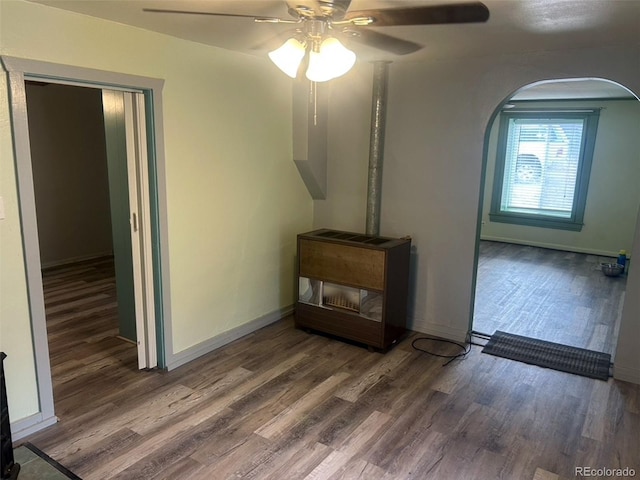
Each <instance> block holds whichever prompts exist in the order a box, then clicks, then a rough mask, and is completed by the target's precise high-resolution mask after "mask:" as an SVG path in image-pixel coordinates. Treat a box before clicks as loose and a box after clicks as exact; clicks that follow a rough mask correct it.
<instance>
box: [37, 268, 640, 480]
mask: <svg viewBox="0 0 640 480" xmlns="http://www.w3.org/2000/svg"><path fill="white" fill-rule="evenodd" d="M87 267H88V266H87V265H84V267H83V268H84V269H85V274H86V275H87V276H88V278H91V279H93V281H90V282H88V284H87V285H83V281H82V280H81V279H80V277H81V275H80V276H76V275H74V274H73V273H72V272H71V271H68V272H67V274H66V276H67V278H68V280H69V283H70V284H72V285H74V287H68V288H69V291H71V290H72V289H76V288H77V289H85V290H86V292H87V297H88V298H93V300H90V301H89V302H88V304H87V305H85V306H83V307H80V306H78V304H77V303H75V302H77V301H78V300H79V298H77V297H76V296H75V295H72V294H69V295H68V298H67V299H68V301H69V304H72V305H75V306H73V307H70V309H71V310H74V311H75V313H72V312H70V311H68V310H66V309H65V308H63V307H62V305H63V302H62V300H61V296H63V295H64V293H63V291H64V290H65V287H64V286H63V284H64V282H63V281H62V280H61V277H60V276H58V279H57V280H56V281H54V280H53V279H51V281H46V282H45V283H46V284H47V285H48V286H49V287H51V288H52V289H54V290H56V291H57V293H53V291H48V293H47V299H48V303H47V308H49V309H50V310H49V311H52V310H54V311H55V315H52V319H51V327H50V331H51V335H52V340H51V343H52V347H53V348H52V364H53V369H54V395H55V401H56V411H57V414H58V415H59V417H60V422H59V423H58V424H56V425H54V426H52V427H49V428H48V429H46V430H44V431H42V432H39V433H37V434H34V435H31V436H30V437H28V438H27V439H25V440H28V441H31V442H32V443H33V444H34V445H36V446H37V447H38V448H40V449H42V450H43V451H44V452H46V453H47V454H48V455H50V456H51V457H53V458H54V459H56V460H57V461H59V462H61V463H62V464H63V465H65V466H66V467H68V468H70V469H72V470H73V471H74V472H75V473H76V474H78V475H80V476H81V477H83V478H84V479H85V480H93V479H96V480H105V479H121V480H122V479H144V480H147V479H149V480H151V479H180V480H183V479H202V480H210V479H214V480H217V479H237V478H247V479H258V480H263V479H278V480H282V479H323V480H324V479H366V480H371V479H386V480H389V479H420V480H422V479H427V480H428V479H437V480H448V479H451V480H454V479H455V480H460V479H481V480H487V479H514V480H515V479H518V480H521V479H534V478H535V479H569V478H575V477H576V475H575V467H590V468H617V467H621V468H624V467H629V468H633V469H635V471H636V472H637V474H640V456H639V455H638V452H640V437H639V435H638V432H639V431H640V386H637V385H631V384H628V383H625V382H618V381H614V380H609V381H608V382H602V381H598V380H592V379H588V378H584V377H579V376H575V375H570V374H566V373H562V372H557V371H553V370H546V369H542V368H539V367H534V366H529V365H526V364H521V363H518V362H513V361H509V360H505V359H501V358H498V357H493V356H491V355H486V354H482V353H480V349H479V348H478V347H473V348H472V350H471V352H470V353H469V355H468V356H467V357H466V358H465V359H463V360H456V361H454V362H452V363H450V364H449V365H447V366H443V363H444V362H443V359H441V358H436V357H432V356H429V355H427V354H424V353H421V352H419V351H416V350H414V349H413V348H412V347H411V340H412V339H413V338H415V337H416V334H411V335H410V336H409V337H408V338H406V339H405V340H403V341H402V342H401V343H399V344H398V345H397V346H396V347H395V348H394V349H392V350H391V351H389V352H388V353H387V354H381V353H376V352H369V351H368V350H367V349H366V348H362V347H359V346H356V345H351V344H348V343H345V342H341V341H337V340H334V339H330V338H327V337H324V336H320V335H312V334H307V333H305V332H303V331H300V330H296V329H295V328H294V327H293V321H292V318H286V319H283V320H281V321H279V322H276V323H274V324H272V325H270V326H268V327H266V328H263V329H261V330H259V331H257V332H255V333H253V334H250V335H248V336H246V337H244V338H242V339H240V340H237V341H235V342H233V343H231V344H229V345H227V346H225V347H223V348H221V349H219V350H217V351H216V352H213V353H211V354H208V355H206V356H204V357H201V358H199V359H197V360H195V361H193V362H191V363H189V364H187V365H184V366H182V367H180V368H177V369H175V370H173V371H171V372H161V371H152V372H140V371H137V369H136V366H135V358H136V354H135V348H131V347H130V345H128V344H124V343H122V342H120V341H119V340H117V339H116V338H115V337H114V334H115V322H114V318H113V312H112V311H111V310H110V309H111V308H112V307H111V306H112V303H113V302H112V301H110V300H109V299H108V298H105V297H103V296H102V295H103V294H105V292H107V291H109V289H108V288H107V285H109V284H110V282H109V281H108V280H106V278H100V277H101V276H102V275H103V274H104V273H105V270H104V269H103V270H102V271H101V269H102V267H98V268H97V270H98V271H92V270H91V268H87ZM93 282H95V284H92V283H93ZM99 285H100V286H99ZM103 287H104V290H103ZM110 288H111V287H110ZM94 297H97V298H94ZM85 307H86V310H85ZM100 307H103V308H102V309H101V308H100ZM85 311H93V313H90V314H88V315H85ZM108 311H111V312H112V313H111V315H109V314H107V313H106V312H108ZM74 319H77V323H78V325H74ZM211 320H212V321H215V312H212V319H211ZM78 332H82V333H78ZM85 336H86V337H85ZM83 337H85V338H84V339H83ZM65 341H66V342H67V344H66V345H67V346H66V347H65ZM119 342H120V343H119ZM431 343H432V342H423V343H422V346H425V347H427V348H431V349H433V350H438V351H440V352H443V351H447V350H448V347H445V346H439V345H436V344H433V345H430V344H431Z"/></svg>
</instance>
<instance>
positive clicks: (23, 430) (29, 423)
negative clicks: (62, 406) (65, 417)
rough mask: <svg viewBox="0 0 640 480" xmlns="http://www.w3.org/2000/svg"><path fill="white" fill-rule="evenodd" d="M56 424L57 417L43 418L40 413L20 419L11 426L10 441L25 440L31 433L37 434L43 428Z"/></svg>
mask: <svg viewBox="0 0 640 480" xmlns="http://www.w3.org/2000/svg"><path fill="white" fill-rule="evenodd" d="M57 422H58V417H56V416H55V415H53V416H45V415H43V414H42V413H36V414H34V415H30V416H28V417H25V418H22V419H20V420H18V421H16V422H13V423H12V424H11V440H13V441H14V442H15V441H17V440H20V439H22V438H25V437H27V436H29V435H31V434H32V433H36V432H39V431H40V430H42V429H43V428H47V427H50V426H51V425H55V424H56V423H57Z"/></svg>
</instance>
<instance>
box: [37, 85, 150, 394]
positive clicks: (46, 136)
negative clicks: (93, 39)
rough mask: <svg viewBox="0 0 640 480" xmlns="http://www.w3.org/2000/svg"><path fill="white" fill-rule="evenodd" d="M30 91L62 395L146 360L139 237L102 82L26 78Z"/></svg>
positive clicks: (41, 232) (46, 279)
mask: <svg viewBox="0 0 640 480" xmlns="http://www.w3.org/2000/svg"><path fill="white" fill-rule="evenodd" d="M25 89H26V103H27V111H28V121H29V138H30V146H31V165H32V171H33V184H34V194H35V203H36V212H37V222H38V225H37V230H38V243H39V246H40V263H41V266H42V275H43V281H42V283H43V293H44V299H45V312H46V323H47V339H48V345H49V358H50V362H51V371H52V380H53V387H54V397H55V399H56V401H59V400H60V397H62V396H65V394H64V393H63V389H62V388H61V386H62V385H63V384H64V385H65V387H64V390H65V391H67V392H68V391H69V389H70V385H74V384H75V385H77V387H78V390H76V392H77V391H79V390H80V389H82V388H84V386H83V385H84V382H83V381H82V378H83V376H84V375H86V374H87V373H88V372H90V371H92V370H93V369H95V368H100V369H103V368H105V367H106V368H107V369H108V370H110V373H112V371H113V370H114V369H118V368H121V367H123V366H124V367H133V368H136V367H137V358H136V344H137V331H136V324H135V312H134V311H133V302H132V301H131V300H130V299H131V298H132V297H133V295H134V292H133V286H132V273H133V271H132V269H130V268H127V266H130V265H131V264H132V261H133V259H132V253H131V242H130V241H129V242H128V244H126V243H125V244H124V245H122V244H123V242H122V238H124V239H125V241H126V239H127V238H129V236H128V224H129V219H128V212H129V205H128V196H127V195H122V192H123V191H124V193H126V192H127V186H126V184H125V185H121V183H122V180H123V177H122V176H121V175H118V167H119V163H120V161H119V158H118V157H117V156H115V157H114V156H113V155H111V157H110V156H109V155H108V153H107V144H106V135H105V114H104V105H103V98H102V97H103V93H102V91H101V90H100V89H97V88H89V87H84V86H75V85H62V84H56V83H46V82H40V81H38V82H35V81H26V82H25ZM124 179H126V177H124ZM123 202H124V203H125V205H122V206H120V204H121V203H123ZM120 215H125V216H124V218H120ZM122 224H125V230H124V232H122V230H123V228H122ZM123 233H124V234H125V235H123ZM114 245H118V248H114ZM116 265H118V266H119V267H120V268H119V269H117V268H116ZM122 266H124V268H122ZM118 270H119V271H118ZM116 272H117V273H116ZM76 392H72V393H67V394H74V393H76Z"/></svg>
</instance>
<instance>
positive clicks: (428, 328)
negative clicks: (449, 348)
mask: <svg viewBox="0 0 640 480" xmlns="http://www.w3.org/2000/svg"><path fill="white" fill-rule="evenodd" d="M409 328H410V329H411V330H413V331H414V332H420V333H424V334H426V335H431V336H433V337H439V338H444V339H446V340H453V341H454V342H462V343H464V342H465V341H466V339H467V331H466V330H461V329H459V328H453V327H450V326H448V325H437V324H433V323H428V322H426V321H425V320H424V319H418V318H410V319H409Z"/></svg>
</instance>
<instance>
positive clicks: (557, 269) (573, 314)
mask: <svg viewBox="0 0 640 480" xmlns="http://www.w3.org/2000/svg"><path fill="white" fill-rule="evenodd" d="M613 260H614V259H611V258H608V257H598V256H595V255H586V254H581V253H572V252H563V251H559V250H549V249H545V248H537V247H528V246H523V245H513V244H508V243H500V242H489V241H481V242H480V256H479V260H478V278H477V286H476V299H475V310H474V319H473V329H474V330H475V331H478V332H482V333H487V334H490V335H491V334H493V333H494V332H495V331H496V330H502V331H505V332H509V333H514V334H517V335H524V336H528V337H534V338H539V339H543V340H548V341H552V342H557V343H562V344H565V345H572V346H575V347H581V348H588V349H591V350H597V351H600V352H606V353H614V350H615V346H616V342H617V338H618V329H619V327H620V314H621V311H622V304H623V301H624V295H625V288H626V276H621V277H615V278H611V277H606V276H605V275H603V274H602V272H601V271H600V264H601V263H603V262H611V261H613Z"/></svg>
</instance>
